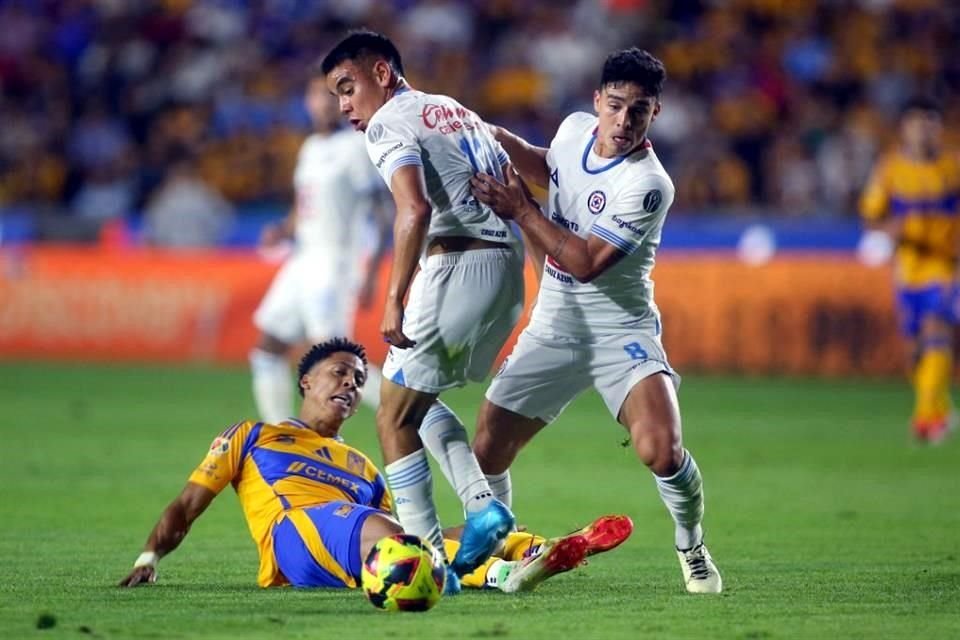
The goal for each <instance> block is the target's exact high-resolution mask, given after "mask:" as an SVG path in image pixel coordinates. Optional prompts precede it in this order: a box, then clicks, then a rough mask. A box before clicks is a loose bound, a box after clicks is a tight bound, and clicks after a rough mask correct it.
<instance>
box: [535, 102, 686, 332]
mask: <svg viewBox="0 0 960 640" xmlns="http://www.w3.org/2000/svg"><path fill="white" fill-rule="evenodd" d="M596 127H597V118H596V117H595V116H592V115H590V114H587V113H574V114H572V115H570V116H568V117H567V118H566V120H564V121H563V124H561V125H560V129H559V130H558V131H557V135H556V137H554V139H553V141H552V142H551V143H550V150H549V152H548V153H547V164H548V165H549V167H550V196H549V197H550V199H549V202H548V206H547V213H546V215H549V217H550V219H551V220H553V221H554V222H556V223H558V224H561V225H563V226H564V227H566V228H567V229H569V230H570V231H572V232H573V233H575V234H576V235H578V236H579V237H581V238H588V237H589V236H590V235H595V236H598V237H599V238H601V239H602V240H604V241H605V242H609V243H610V244H612V245H614V246H616V247H617V248H618V249H620V250H621V251H623V252H624V253H625V254H627V255H626V256H625V257H624V258H622V259H621V260H620V261H619V262H618V263H616V264H615V265H614V266H613V267H611V268H609V269H608V270H607V271H605V272H604V273H602V274H600V275H599V276H598V277H596V278H595V279H594V280H593V281H592V282H589V283H582V282H579V281H577V280H576V279H575V278H574V277H573V276H572V275H570V274H569V273H567V272H566V271H564V270H563V269H562V268H561V267H560V265H559V264H558V263H557V262H556V261H554V260H552V259H551V258H550V257H549V256H548V257H547V260H546V263H545V264H544V269H543V278H542V279H541V282H540V293H539V296H538V298H537V304H536V307H535V308H534V311H533V314H532V317H531V319H530V328H531V330H532V331H535V332H537V333H540V334H544V335H547V336H571V337H574V338H581V337H592V336H598V335H608V334H611V333H616V332H621V331H623V330H624V329H628V328H637V327H650V328H651V329H652V330H653V331H654V332H655V333H656V332H658V330H659V312H658V311H657V308H656V305H655V304H654V302H653V281H652V280H651V279H650V272H651V271H652V270H653V263H654V254H655V253H656V250H657V247H658V246H659V245H660V231H661V229H662V228H663V222H664V219H665V218H666V215H667V209H669V208H670V204H671V203H672V202H673V195H674V187H673V183H672V182H671V180H670V177H669V176H668V175H667V173H666V171H664V169H663V166H662V165H661V164H660V161H659V160H658V159H657V156H656V154H654V152H653V149H652V147H651V146H650V144H649V142H648V143H647V144H646V145H644V148H642V149H638V150H637V151H635V152H634V153H633V154H631V155H629V156H623V157H618V158H601V157H600V156H598V155H596V154H595V153H594V152H593V144H594V141H595V131H596Z"/></svg>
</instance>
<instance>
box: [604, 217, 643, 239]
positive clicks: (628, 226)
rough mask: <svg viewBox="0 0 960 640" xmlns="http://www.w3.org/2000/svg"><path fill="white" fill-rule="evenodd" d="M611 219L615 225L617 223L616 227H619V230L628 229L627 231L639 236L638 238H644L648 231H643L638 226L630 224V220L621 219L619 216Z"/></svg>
mask: <svg viewBox="0 0 960 640" xmlns="http://www.w3.org/2000/svg"><path fill="white" fill-rule="evenodd" d="M610 219H611V220H613V221H614V223H616V225H617V226H618V227H619V228H621V229H627V230H629V231H632V232H633V233H635V234H636V235H638V236H640V237H643V234H645V233H646V231H644V230H643V229H641V228H640V227H638V226H637V225H635V224H633V223H632V222H630V221H629V220H624V219H623V218H621V217H620V216H618V215H614V216H611V217H610Z"/></svg>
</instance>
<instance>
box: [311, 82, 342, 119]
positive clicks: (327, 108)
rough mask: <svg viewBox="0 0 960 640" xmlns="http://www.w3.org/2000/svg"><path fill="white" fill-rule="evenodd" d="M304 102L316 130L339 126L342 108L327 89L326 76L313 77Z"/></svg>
mask: <svg viewBox="0 0 960 640" xmlns="http://www.w3.org/2000/svg"><path fill="white" fill-rule="evenodd" d="M303 102H304V104H305V105H306V107H307V113H308V114H309V115H310V122H312V123H313V128H314V129H315V130H317V131H331V130H332V129H335V128H336V127H337V121H338V120H339V119H340V110H339V109H338V107H337V101H336V100H335V99H333V98H332V97H331V96H330V92H329V91H327V83H326V80H325V79H324V78H313V79H311V80H310V82H308V83H307V90H306V93H305V94H304V97H303Z"/></svg>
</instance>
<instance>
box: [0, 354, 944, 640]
mask: <svg viewBox="0 0 960 640" xmlns="http://www.w3.org/2000/svg"><path fill="white" fill-rule="evenodd" d="M481 391H482V389H481V388H480V387H473V388H471V389H468V390H465V391H460V392H456V393H452V394H450V395H449V402H450V403H451V404H452V406H453V407H454V408H455V409H456V410H457V411H458V412H459V414H460V416H461V417H462V418H463V419H464V420H465V421H467V422H468V424H469V423H470V422H471V421H472V420H473V418H474V416H475V414H476V409H477V406H478V403H479V400H480V398H481ZM681 404H682V411H683V417H684V427H685V432H686V433H685V435H686V438H685V440H686V444H687V446H688V447H689V448H690V449H691V450H692V451H693V452H694V454H695V455H696V457H697V460H698V462H699V464H700V467H701V469H702V471H703V473H704V479H705V488H706V496H707V515H706V523H705V524H706V531H707V541H708V543H709V545H710V549H711V551H712V552H713V555H714V557H715V558H716V560H717V563H718V565H719V567H720V569H721V571H722V573H723V577H724V585H725V592H724V593H723V595H722V596H719V597H695V596H688V595H686V594H685V593H684V591H683V588H682V585H681V581H680V569H679V566H678V564H677V560H676V558H675V555H674V553H673V549H672V525H671V523H670V521H669V518H668V516H667V513H666V511H665V509H664V508H663V506H662V504H661V503H660V501H659V499H658V498H657V496H656V492H655V489H654V485H653V481H652V479H651V477H650V475H649V473H648V472H647V471H646V470H645V469H644V468H642V466H641V465H640V463H639V462H638V461H637V460H636V459H635V457H634V454H633V453H632V451H631V450H629V449H624V448H622V447H621V446H620V443H621V441H622V440H623V437H624V435H623V432H622V431H621V430H620V428H619V427H618V426H617V425H616V424H614V423H613V422H612V421H611V420H610V418H609V417H608V416H607V414H606V411H605V410H604V409H603V406H602V404H601V403H600V401H599V399H598V398H597V397H596V396H595V395H593V394H592V393H591V394H588V395H585V396H584V397H582V398H580V399H579V400H578V401H577V402H575V403H574V405H573V406H571V408H570V409H569V410H568V411H567V412H566V413H565V414H564V416H563V417H562V418H561V419H560V420H559V421H558V422H557V423H556V424H555V425H553V426H552V427H551V428H549V429H548V430H546V431H545V432H544V433H543V434H542V435H541V436H540V437H539V438H538V439H537V440H535V441H534V442H533V443H532V444H531V446H530V447H529V449H528V450H527V451H525V452H524V454H523V455H522V457H521V459H520V460H519V461H518V463H517V464H516V466H515V468H514V493H515V504H514V507H515V511H516V513H517V514H518V517H519V519H520V520H521V522H523V523H525V524H527V525H528V526H529V527H530V528H531V529H532V530H535V531H538V532H542V533H544V534H547V535H551V534H554V535H555V534H559V533H564V532H566V531H568V530H570V529H572V528H574V527H575V526H577V525H579V524H581V523H583V522H584V521H586V520H589V519H591V518H592V517H594V516H595V515H598V514H602V513H606V512H623V513H627V514H629V515H630V516H631V517H632V518H633V520H634V522H635V523H636V531H635V532H634V535H633V537H632V538H631V539H630V540H629V541H628V542H627V543H626V544H624V545H623V546H622V547H621V548H619V549H617V550H615V551H613V552H611V553H609V554H606V555H602V556H598V557H596V558H594V559H592V560H591V562H590V564H588V565H587V566H585V567H582V568H580V569H578V570H576V571H574V572H572V573H569V574H565V575H562V576H558V577H557V578H556V579H554V580H552V581H550V582H547V583H546V584H545V585H543V587H542V588H541V589H540V590H539V591H537V592H535V593H532V594H524V595H522V596H520V597H517V596H507V595H504V594H501V593H496V592H468V593H465V594H464V595H462V596H460V597H458V598H456V599H453V598H451V599H448V600H442V601H441V602H440V603H439V604H438V606H437V607H436V608H435V609H434V610H433V611H430V612H429V613H425V614H387V613H383V612H380V611H376V610H374V609H373V608H372V607H371V606H370V605H369V604H368V603H367V602H366V601H365V600H364V598H363V596H362V595H361V594H360V593H359V592H357V591H322V590H314V591H298V590H293V589H275V590H260V589H258V588H257V587H256V586H255V573H256V553H255V549H254V546H253V543H252V541H251V540H250V538H249V534H248V532H247V530H246V527H245V525H244V522H243V518H242V515H241V512H240V508H239V506H238V504H237V500H236V497H235V496H234V495H233V494H232V492H229V491H227V492H225V493H224V494H223V495H222V496H221V498H220V499H219V500H217V502H215V503H214V505H213V506H212V507H211V509H210V511H208V512H207V513H206V514H205V515H204V516H203V517H202V518H201V519H200V520H199V521H198V522H197V524H196V525H195V526H194V528H193V530H192V531H191V533H190V535H189V537H188V538H187V540H186V541H185V542H184V544H183V545H182V546H181V547H180V549H178V550H177V551H176V552H175V553H174V554H173V555H171V556H170V557H168V558H166V559H165V560H163V561H162V562H161V565H160V580H159V582H158V583H157V584H156V585H152V586H148V587H143V588H138V589H134V590H121V589H118V588H116V587H115V586H114V585H115V583H116V582H117V581H118V580H120V578H122V577H123V576H124V575H126V573H127V571H128V570H129V568H130V565H131V563H132V562H133V560H134V558H135V557H136V555H137V553H138V552H139V551H140V549H141V546H142V544H143V542H144V540H145V539H146V536H147V533H148V532H149V530H150V528H151V527H152V526H153V524H154V522H155V520H156V518H157V516H158V515H159V514H160V512H161V510H162V509H163V508H164V506H165V505H166V504H167V502H168V501H169V500H170V499H171V498H172V497H173V496H174V495H175V494H176V493H177V492H178V491H179V490H180V488H181V487H182V485H183V483H184V481H185V479H186V477H187V475H188V473H189V472H190V470H191V469H192V468H193V466H194V465H195V464H196V463H197V462H198V461H199V460H200V459H201V458H202V457H203V454H204V453H205V451H206V448H207V446H208V444H209V442H210V440H211V439H212V437H213V436H214V435H215V434H216V433H217V432H219V431H220V430H221V429H223V428H224V427H226V426H228V425H229V424H231V423H233V422H235V421H237V420H239V419H242V418H245V417H250V416H251V415H252V402H251V399H250V392H249V380H248V376H247V373H246V372H245V371H243V370H240V369H214V368H186V369H182V368H175V367H132V366H131V367H119V366H100V365H86V364H85V365H80V364H72V365H61V364H25V363H5V364H0V408H2V414H0V416H2V418H0V419H2V421H3V426H2V428H0V430H2V431H0V433H2V439H0V443H2V445H0V446H2V456H0V460H2V463H0V566H2V568H3V575H2V580H0V637H3V638H84V637H90V638H230V639H231V640H235V639H238V638H239V639H243V638H336V639H338V640H340V639H345V638H516V639H518V640H520V639H527V638H553V639H557V638H604V639H609V638H752V639H758V638H799V637H804V638H916V637H923V638H956V637H960V541H958V540H960V491H958V488H960V439H956V438H955V439H953V440H948V441H947V442H946V443H944V444H943V445H942V446H940V447H937V448H927V447H920V446H917V445H914V444H912V443H910V442H909V439H908V437H907V432H906V427H905V421H906V415H907V412H908V409H909V404H910V393H909V390H908V389H906V387H905V385H903V384H901V383H898V382H895V381H894V382H873V381H805V380H770V379H751V378H746V379H742V378H711V377H693V376H691V377H689V378H688V379H687V380H686V381H685V382H684V385H683V388H682V390H681ZM344 433H345V436H346V437H347V439H348V440H349V441H351V442H352V443H354V444H355V445H357V446H359V447H360V448H362V449H364V450H366V451H368V452H369V453H370V454H371V455H372V456H373V457H374V459H375V460H378V461H379V453H378V451H377V449H376V445H375V434H374V429H373V420H372V415H371V413H370V412H369V411H367V410H363V412H361V413H360V414H359V415H358V416H357V417H356V418H355V419H354V420H353V421H352V422H351V423H349V424H348V425H347V427H346V429H345V432H344ZM435 481H436V483H437V487H438V499H439V501H440V508H441V516H442V518H443V520H444V522H445V523H446V524H453V523H455V522H457V521H458V519H459V518H458V510H457V508H456V501H455V498H454V496H453V493H452V491H450V490H449V488H447V487H446V486H445V484H443V480H442V478H441V477H440V475H439V473H436V474H435ZM38 627H47V628H38Z"/></svg>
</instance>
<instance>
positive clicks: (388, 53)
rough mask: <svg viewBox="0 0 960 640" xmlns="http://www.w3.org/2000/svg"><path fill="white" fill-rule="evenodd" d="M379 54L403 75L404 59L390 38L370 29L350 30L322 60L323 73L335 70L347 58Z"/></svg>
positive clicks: (396, 71) (395, 70)
mask: <svg viewBox="0 0 960 640" xmlns="http://www.w3.org/2000/svg"><path fill="white" fill-rule="evenodd" d="M371 55H372V56H377V57H381V58H383V59H384V60H386V61H387V63H388V64H389V65H390V66H391V67H393V70H394V72H395V73H396V74H397V75H400V76H402V75H403V61H402V60H401V59H400V52H399V51H398V50H397V45H395V44H393V42H391V41H390V38H388V37H387V36H385V35H383V34H382V33H377V32H376V31H371V30H369V29H356V30H354V31H350V32H349V33H348V34H347V37H346V38H344V39H343V40H341V41H340V42H339V43H337V46H335V47H334V48H333V49H331V50H330V53H328V54H327V55H326V56H324V58H323V60H322V61H321V62H320V70H321V71H322V72H323V75H327V74H328V73H330V72H331V71H333V69H334V67H336V66H337V65H338V64H340V63H342V62H346V61H347V60H356V59H358V58H362V57H364V56H371Z"/></svg>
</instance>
